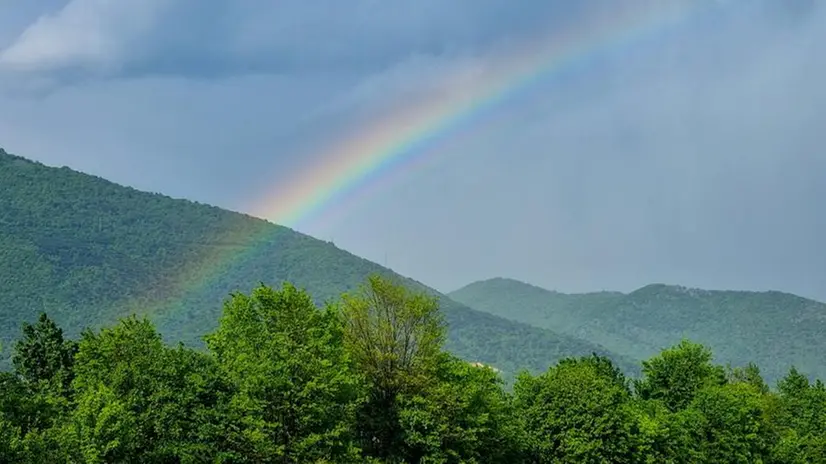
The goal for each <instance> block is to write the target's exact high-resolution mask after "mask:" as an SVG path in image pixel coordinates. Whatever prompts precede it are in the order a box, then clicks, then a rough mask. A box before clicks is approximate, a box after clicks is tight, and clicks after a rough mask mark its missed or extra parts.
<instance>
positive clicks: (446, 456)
mask: <svg viewBox="0 0 826 464" xmlns="http://www.w3.org/2000/svg"><path fill="white" fill-rule="evenodd" d="M434 374H435V376H434V381H433V382H432V383H431V384H429V385H428V386H427V387H426V388H425V389H423V390H422V391H419V392H417V393H416V394H404V395H402V398H401V399H400V401H399V403H400V412H399V422H400V424H401V429H402V434H403V436H404V447H405V448H406V449H405V458H406V462H427V463H460V462H474V463H480V464H481V463H491V464H492V463H501V462H519V460H520V459H521V458H522V455H521V446H522V441H523V438H524V437H523V434H522V431H521V429H520V427H519V424H518V422H517V421H516V418H515V416H514V414H513V406H512V404H511V400H510V398H509V396H508V395H507V394H505V392H504V391H503V390H502V380H501V378H500V377H499V376H498V375H497V373H496V372H495V371H494V370H493V369H491V368H489V367H486V366H477V365H473V364H470V363H468V362H466V361H463V360H460V359H456V358H454V357H452V356H448V355H443V356H441V357H440V360H439V363H438V367H437V370H436V372H435V373H434Z"/></svg>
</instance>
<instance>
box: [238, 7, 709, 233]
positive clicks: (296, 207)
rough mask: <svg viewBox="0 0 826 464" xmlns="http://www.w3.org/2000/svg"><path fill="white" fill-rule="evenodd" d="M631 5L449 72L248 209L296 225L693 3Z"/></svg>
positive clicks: (675, 20)
mask: <svg viewBox="0 0 826 464" xmlns="http://www.w3.org/2000/svg"><path fill="white" fill-rule="evenodd" d="M628 3H634V4H635V5H634V6H625V7H620V8H613V9H611V11H609V12H605V13H604V14H602V15H600V16H598V17H595V18H593V19H592V20H591V21H589V22H588V23H587V24H585V25H581V24H578V26H581V27H577V28H576V29H573V28H571V29H570V30H567V31H556V33H555V34H553V35H551V36H549V37H541V38H538V39H535V40H532V41H530V43H528V44H521V45H520V46H519V47H512V50H508V53H502V54H501V56H500V57H499V58H498V59H493V60H492V64H491V65H490V66H489V68H488V71H487V72H483V73H481V75H477V76H470V78H468V76H466V75H464V74H455V75H452V76H448V77H446V78H445V79H444V81H443V82H442V83H441V84H442V85H441V88H442V89H443V91H440V92H439V94H440V95H439V96H438V97H437V98H431V99H429V100H426V101H424V102H417V103H415V104H413V105H409V106H407V107H405V108H403V109H401V110H400V111H397V112H395V113H393V114H388V115H384V116H383V117H382V118H381V119H380V120H379V121H376V122H375V123H373V124H370V125H368V126H367V127H364V128H363V129H362V130H360V131H357V132H356V133H355V134H353V135H351V136H350V137H347V138H346V139H344V140H340V141H337V142H336V143H334V144H332V145H331V146H330V148H329V149H328V150H327V152H326V153H323V154H322V155H320V156H314V157H312V158H313V159H319V160H320V161H319V162H318V163H316V164H315V165H312V166H309V167H308V168H307V169H306V170H305V171H304V172H302V173H300V174H298V175H297V176H295V177H294V180H293V181H292V182H290V183H288V184H287V185H280V186H277V187H276V188H275V189H273V190H272V191H269V192H267V193H266V194H265V195H263V196H262V201H261V203H260V204H259V205H256V206H255V207H254V208H253V214H254V215H256V216H259V217H265V218H267V219H269V220H272V221H273V222H276V223H279V224H283V225H286V226H288V227H293V228H299V227H301V226H302V225H304V224H306V222H307V221H308V220H309V219H311V218H314V217H317V216H319V215H320V213H322V212H330V211H334V210H333V209H332V208H330V206H331V205H333V204H340V202H342V201H346V200H347V199H352V198H354V197H357V196H360V195H354V194H358V193H361V192H364V191H365V190H369V187H371V186H372V185H374V184H376V183H377V182H381V181H383V182H382V183H384V182H386V181H387V178H388V176H390V177H393V176H394V175H398V174H400V173H403V172H409V169H406V168H410V167H412V166H413V165H415V164H417V163H423V162H425V161H426V160H424V159H423V156H422V155H423V153H425V152H429V153H431V154H432V153H433V152H434V151H432V150H430V151H428V150H426V148H428V147H431V146H433V145H434V144H435V143H436V142H438V141H439V140H440V139H444V138H446V137H447V136H449V135H450V134H451V133H453V132H454V131H455V130H456V129H458V128H460V127H465V126H467V125H468V124H472V123H473V122H474V120H475V119H478V118H480V116H482V115H483V114H486V113H487V112H488V111H489V110H491V109H493V108H495V107H497V106H498V105H500V104H501V103H503V102H505V101H507V100H509V99H511V98H512V97H514V96H515V95H516V94H518V93H520V92H524V91H526V90H529V89H530V88H531V87H532V86H533V84H536V83H538V82H540V81H543V80H547V79H549V78H552V77H554V76H556V75H560V74H562V73H564V72H566V71H568V70H571V69H575V68H576V67H577V66H578V65H580V64H582V63H584V62H586V61H587V60H588V59H590V58H594V57H596V56H599V55H600V54H606V53H608V52H611V51H615V50H617V49H620V48H622V47H627V46H630V45H633V44H635V43H638V42H640V41H642V40H646V39H653V38H656V37H659V34H658V33H664V32H667V31H669V30H671V29H672V28H673V27H674V26H677V25H681V24H686V23H687V22H688V20H689V19H690V18H694V17H696V16H698V13H699V12H701V11H702V10H701V8H699V7H698V6H697V4H699V3H702V2H698V1H695V0H688V1H685V0H676V1H674V0H653V1H644V0H631V1H630V2H628Z"/></svg>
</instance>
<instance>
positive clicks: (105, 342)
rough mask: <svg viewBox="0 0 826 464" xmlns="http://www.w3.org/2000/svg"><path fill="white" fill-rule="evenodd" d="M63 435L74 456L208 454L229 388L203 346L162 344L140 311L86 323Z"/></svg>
mask: <svg viewBox="0 0 826 464" xmlns="http://www.w3.org/2000/svg"><path fill="white" fill-rule="evenodd" d="M75 372H76V377H75V381H74V384H73V386H74V388H75V391H76V406H75V409H74V411H73V412H72V415H71V418H70V419H71V424H70V427H69V430H67V432H66V433H65V434H64V442H66V443H69V446H70V447H71V451H72V453H73V455H74V456H73V459H74V460H76V461H81V462H95V463H96V462H209V461H214V460H215V459H216V457H218V456H219V454H220V450H221V449H223V448H225V447H224V446H222V443H221V441H222V440H223V437H224V436H225V431H223V430H221V424H220V421H221V420H222V418H223V412H224V410H225V406H224V405H225V403H226V402H227V400H228V397H229V394H230V393H231V388H230V385H229V384H228V382H226V381H225V380H224V379H223V377H222V375H221V373H220V371H219V369H218V366H217V364H216V363H215V362H214V360H213V359H212V358H211V357H209V356H208V355H206V354H203V353H198V352H195V351H193V350H190V349H187V348H184V347H178V348H170V347H168V346H166V345H165V344H164V343H163V341H162V339H161V336H160V335H159V334H158V333H157V332H156V331H155V328H154V326H153V325H152V324H151V323H150V322H149V321H148V320H146V319H138V318H135V317H130V318H127V319H124V320H122V321H121V322H120V324H118V325H117V326H115V327H113V328H106V329H103V330H101V331H100V333H97V334H96V333H94V332H92V331H88V330H87V331H85V332H84V333H83V336H82V338H81V340H80V343H79V349H78V353H77V355H76V361H75Z"/></svg>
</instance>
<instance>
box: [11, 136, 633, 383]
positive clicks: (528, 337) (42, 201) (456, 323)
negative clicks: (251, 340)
mask: <svg viewBox="0 0 826 464" xmlns="http://www.w3.org/2000/svg"><path fill="white" fill-rule="evenodd" d="M0 186H2V188H0V341H2V342H3V345H5V346H9V343H10V341H11V340H14V339H16V338H17V337H18V336H19V331H20V325H21V323H22V322H23V321H34V320H35V319H36V318H37V315H38V314H39V313H40V312H41V311H45V312H47V313H48V314H49V315H50V316H51V317H52V318H53V319H54V320H55V321H57V322H58V323H59V324H60V325H61V326H62V327H63V328H64V329H65V330H66V332H67V334H68V335H70V336H75V335H77V334H78V333H79V332H80V331H81V330H82V329H83V328H84V327H87V326H89V327H101V326H105V325H111V324H112V323H114V322H115V321H117V319H118V318H121V317H123V316H125V315H128V314H131V313H138V314H147V315H149V316H150V317H151V318H152V319H153V320H154V322H155V323H156V324H157V325H158V327H159V330H160V331H161V333H162V334H163V335H164V336H165V338H166V340H168V341H171V342H175V341H183V342H186V343H187V344H190V345H199V344H201V336H202V335H203V334H205V333H207V332H208V331H211V330H212V329H214V328H215V327H216V325H217V321H218V316H219V314H220V311H221V304H222V302H223V300H224V299H225V298H226V297H227V296H228V294H229V293H230V292H232V291H234V290H242V291H248V290H250V289H251V288H253V287H254V286H256V285H257V284H258V283H259V282H264V283H267V284H273V285H279V284H280V283H281V282H282V281H290V282H292V283H294V284H296V285H298V286H299V287H303V288H306V289H307V290H308V291H309V292H310V293H311V294H312V295H313V296H314V297H315V298H317V299H318V301H317V303H319V304H322V303H323V302H324V301H326V300H328V299H331V298H335V297H338V296H339V295H340V294H341V293H342V292H345V291H348V290H351V289H354V288H355V287H356V286H357V285H358V284H359V283H361V282H363V281H364V279H365V278H366V276H368V275H369V274H371V273H385V274H386V273H390V271H388V270H387V269H384V268H382V267H381V266H379V265H377V264H374V263H372V262H370V261H367V260H365V259H362V258H359V257H357V256H354V255H352V254H350V253H348V252H346V251H344V250H341V249H339V248H337V247H335V246H334V245H333V244H331V243H328V242H324V241H320V240H317V239H314V238H312V237H309V236H307V235H303V234H301V233H298V232H295V231H293V230H291V229H289V228H286V227H282V226H278V225H274V224H272V223H269V222H267V221H264V220H261V219H256V218H253V217H250V216H247V215H242V214H238V213H234V212H230V211H226V210H222V209H220V208H216V207H212V206H208V205H203V204H198V203H194V202H190V201H185V200H175V199H171V198H169V197H166V196H163V195H159V194H152V193H146V192H141V191H138V190H135V189H132V188H127V187H123V186H119V185H117V184H114V183H112V182H109V181H106V180H104V179H101V178H98V177H94V176H90V175H86V174H82V173H78V172H75V171H72V170H71V169H68V168H59V169H58V168H52V167H47V166H45V165H42V164H40V163H36V162H32V161H29V160H26V159H24V158H20V157H16V156H12V155H10V154H7V153H6V152H4V151H2V150H0ZM405 281H406V282H407V283H408V284H410V285H412V286H416V287H418V288H424V286H423V285H422V284H420V283H417V282H414V281H411V280H409V279H406V280H405ZM441 302H442V308H443V310H444V314H445V316H446V319H447V321H448V324H449V327H450V332H449V340H448V345H447V347H448V349H450V350H451V351H453V352H454V353H456V354H457V355H459V356H461V357H463V358H466V359H469V360H474V361H481V362H485V363H488V364H491V365H494V366H496V367H498V368H500V369H502V370H503V371H505V372H506V373H508V374H511V373H513V372H515V371H516V370H518V369H521V368H528V369H530V370H533V371H540V370H545V369H546V368H547V367H548V366H549V365H550V364H552V363H554V362H555V361H556V360H558V359H560V358H561V357H564V356H569V355H582V354H589V353H591V352H592V351H594V352H597V353H600V354H604V355H609V356H610V355H611V354H610V353H608V351H607V350H605V349H604V348H602V347H600V346H596V345H594V344H592V343H588V342H585V341H582V340H578V339H576V338H575V337H571V336H568V335H560V334H556V333H554V332H552V331H550V330H545V329H540V328H537V327H534V326H531V325H529V324H521V323H517V322H513V321H510V320H507V319H503V318H500V317H496V316H492V315H490V314H487V313H484V312H479V311H475V310H471V309H469V308H467V307H465V306H463V305H461V304H457V303H455V302H453V301H451V300H450V299H448V298H444V297H443V298H442V299H441ZM7 351H8V350H7ZM7 355H8V352H6V353H4V355H3V356H7ZM613 358H614V359H615V360H616V361H617V362H618V363H619V364H620V365H621V366H622V367H623V368H625V369H626V370H628V371H634V369H635V367H634V366H635V364H633V363H632V362H631V361H629V360H626V359H623V358H622V357H617V356H613Z"/></svg>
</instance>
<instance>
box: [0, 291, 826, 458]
mask: <svg viewBox="0 0 826 464" xmlns="http://www.w3.org/2000/svg"><path fill="white" fill-rule="evenodd" d="M445 332H446V327H445V323H444V319H443V314H442V312H441V311H440V309H439V306H438V301H437V299H436V298H435V297H434V296H432V295H431V294H429V293H427V292H424V291H416V290H410V289H408V288H407V287H406V286H404V285H402V284H401V283H399V282H398V281H396V280H393V279H391V278H386V277H381V276H378V275H376V276H372V277H370V278H368V280H367V281H366V282H365V283H364V284H363V285H362V286H361V287H360V288H359V289H357V290H355V291H353V292H350V293H345V294H343V295H341V296H340V297H339V298H337V299H333V300H330V301H328V303H327V304H325V305H324V306H323V307H320V308H319V307H317V306H316V304H315V303H314V301H313V298H312V297H311V296H310V295H309V294H308V293H307V292H306V291H304V290H301V289H299V288H297V287H295V286H293V285H292V284H288V283H285V284H283V285H282V286H281V287H280V288H271V287H267V286H264V285H261V286H259V287H257V288H255V289H254V290H253V291H251V292H250V293H249V294H245V293H240V292H236V293H234V294H233V295H232V296H231V297H229V298H228V299H227V300H226V302H225V304H224V305H223V311H222V315H221V318H220V323H219V324H218V326H217V328H216V329H215V330H214V331H212V332H211V333H209V334H208V335H207V336H206V337H205V342H206V346H207V350H206V351H199V350H193V349H190V348H187V347H184V346H182V345H178V346H171V345H168V344H166V343H164V341H163V339H162V337H161V336H160V335H159V333H158V332H157V330H156V329H155V327H154V326H153V324H152V323H151V322H150V321H148V320H147V319H145V318H141V317H134V316H133V317H128V318H124V319H122V320H120V321H119V322H118V323H116V324H114V325H112V326H110V327H106V328H102V329H99V330H85V331H83V332H82V334H81V335H80V336H79V337H78V338H77V339H72V338H70V337H67V336H65V335H64V333H63V331H62V329H61V328H60V327H59V326H58V325H56V324H55V323H54V322H53V321H52V320H51V319H50V318H49V317H48V316H47V315H45V314H42V315H41V316H40V317H39V319H37V320H36V321H32V323H25V324H24V325H23V327H22V334H21V335H20V337H19V339H18V340H17V341H16V343H15V344H14V345H13V346H12V347H10V349H11V350H12V352H13V357H12V359H13V365H14V370H13V372H6V373H2V374H0V461H2V462H20V463H44V462H67V463H104V462H106V463H114V462H124V463H125V462H142V463H174V462H180V463H200V462H205V463H206V462H211V463H217V462H222V463H302V464H304V463H348V462H352V463H356V462H358V463H364V462H367V463H370V462H373V463H552V462H553V463H609V462H610V463H652V464H653V463H756V462H763V463H805V462H824V461H826V387H825V386H824V384H823V383H822V382H820V381H816V382H814V383H812V382H810V381H809V379H808V378H807V377H806V376H804V375H802V374H800V373H799V372H798V371H796V370H795V369H794V368H790V369H789V371H788V372H787V374H786V375H785V376H784V377H783V378H782V379H781V380H780V381H779V382H778V383H777V386H776V388H774V389H771V388H769V386H768V385H767V384H766V383H765V382H764V381H763V379H762V378H761V375H760V371H759V369H758V368H757V366H755V365H754V364H748V365H745V366H742V367H738V368H730V367H726V368H724V367H723V366H720V365H716V364H714V363H713V362H712V354H711V352H710V350H709V349H707V348H706V347H704V346H703V345H700V344H695V343H692V342H689V341H686V340H684V341H682V342H681V343H679V344H677V345H675V346H673V347H672V348H669V349H666V350H664V351H662V352H661V353H659V354H657V355H655V356H653V357H652V358H650V359H648V360H646V361H644V362H643V363H642V366H641V375H640V376H639V377H638V378H629V377H626V376H625V375H624V374H623V373H622V371H621V370H620V369H618V368H617V367H616V366H615V365H614V363H612V362H611V361H610V360H609V359H607V358H605V357H602V356H599V355H596V354H594V355H591V356H582V357H571V358H566V359H563V360H560V361H559V362H558V363H556V364H555V365H552V366H549V367H547V369H546V370H545V371H544V372H541V373H539V374H530V373H527V372H523V373H521V374H520V375H519V376H518V377H517V379H516V382H515V383H514V385H513V386H512V388H506V387H505V386H504V383H503V380H502V378H501V376H500V375H499V374H498V372H497V371H496V369H494V368H491V367H489V366H486V365H484V364H481V363H478V362H472V361H473V360H461V359H459V358H456V357H454V356H453V355H451V354H449V353H448V352H446V351H445V350H444V340H445Z"/></svg>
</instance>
